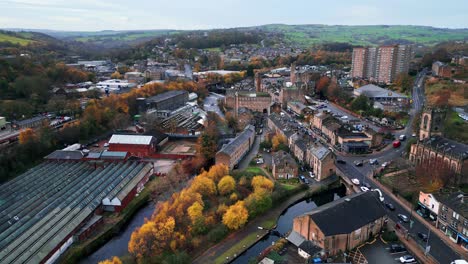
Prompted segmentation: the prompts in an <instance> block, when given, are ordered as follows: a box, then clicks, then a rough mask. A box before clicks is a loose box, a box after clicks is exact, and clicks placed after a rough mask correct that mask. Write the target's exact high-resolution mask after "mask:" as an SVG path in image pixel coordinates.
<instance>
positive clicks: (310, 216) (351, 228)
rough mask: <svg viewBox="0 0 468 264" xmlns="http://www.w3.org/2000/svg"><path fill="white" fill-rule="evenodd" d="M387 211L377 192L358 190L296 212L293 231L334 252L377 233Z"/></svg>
mask: <svg viewBox="0 0 468 264" xmlns="http://www.w3.org/2000/svg"><path fill="white" fill-rule="evenodd" d="M385 220H386V212H385V209H384V207H383V206H382V204H381V202H380V201H379V199H378V193H376V192H361V193H356V194H353V195H350V196H347V197H345V198H342V199H339V200H336V201H333V202H331V203H328V204H326V205H323V206H320V207H317V208H315V209H313V210H312V211H310V212H308V213H305V214H303V215H300V216H297V217H295V218H294V221H293V232H296V233H298V234H299V235H300V236H302V237H303V238H304V239H305V240H308V241H311V242H312V243H313V244H314V245H316V246H318V247H320V248H322V249H323V250H324V251H325V253H326V254H328V255H329V256H333V255H336V254H338V253H339V252H345V251H349V250H352V249H354V248H356V247H357V246H359V245H361V244H363V243H365V242H366V241H368V239H369V238H371V237H373V236H374V235H376V234H378V233H380V232H381V231H382V228H383V227H384V225H385Z"/></svg>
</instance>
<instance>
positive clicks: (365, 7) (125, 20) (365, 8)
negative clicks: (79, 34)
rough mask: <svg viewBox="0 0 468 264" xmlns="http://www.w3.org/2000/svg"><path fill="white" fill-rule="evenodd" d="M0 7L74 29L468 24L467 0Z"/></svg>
mask: <svg viewBox="0 0 468 264" xmlns="http://www.w3.org/2000/svg"><path fill="white" fill-rule="evenodd" d="M0 10H1V15H0V28H29V29H56V30H74V31H80V30H87V31H89V30H92V31H94V30H105V29H113V30H126V29H209V28H229V27H240V26H255V25H264V24H272V23H283V24H329V25H376V24H386V25H426V26H435V27H449V28H467V27H468V0H442V1H441V0H112V1H110V0H0Z"/></svg>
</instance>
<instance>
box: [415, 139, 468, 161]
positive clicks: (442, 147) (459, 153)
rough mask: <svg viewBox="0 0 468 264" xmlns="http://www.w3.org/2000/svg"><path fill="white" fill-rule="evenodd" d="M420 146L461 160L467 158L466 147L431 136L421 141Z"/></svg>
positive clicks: (467, 149) (467, 148)
mask: <svg viewBox="0 0 468 264" xmlns="http://www.w3.org/2000/svg"><path fill="white" fill-rule="evenodd" d="M420 144H423V145H425V146H428V147H430V148H432V149H435V150H436V151H438V152H444V153H446V154H448V155H451V156H453V157H457V158H460V159H462V160H464V159H467V158H468V145H465V144H463V143H460V142H457V141H454V140H450V139H448V138H444V137H440V136H433V137H431V138H427V139H425V140H423V141H421V142H420Z"/></svg>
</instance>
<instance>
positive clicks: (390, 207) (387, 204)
mask: <svg viewBox="0 0 468 264" xmlns="http://www.w3.org/2000/svg"><path fill="white" fill-rule="evenodd" d="M385 207H387V208H388V209H390V211H395V206H394V205H393V204H391V203H385Z"/></svg>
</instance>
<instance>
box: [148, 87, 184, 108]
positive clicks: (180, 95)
mask: <svg viewBox="0 0 468 264" xmlns="http://www.w3.org/2000/svg"><path fill="white" fill-rule="evenodd" d="M188 97H189V93H188V92H187V91H182V90H178V91H169V92H165V93H162V94H158V95H155V96H152V97H149V98H146V100H145V102H146V109H153V110H158V111H161V110H166V111H172V110H175V109H177V108H179V107H182V106H184V105H185V104H186V103H187V102H188Z"/></svg>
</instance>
